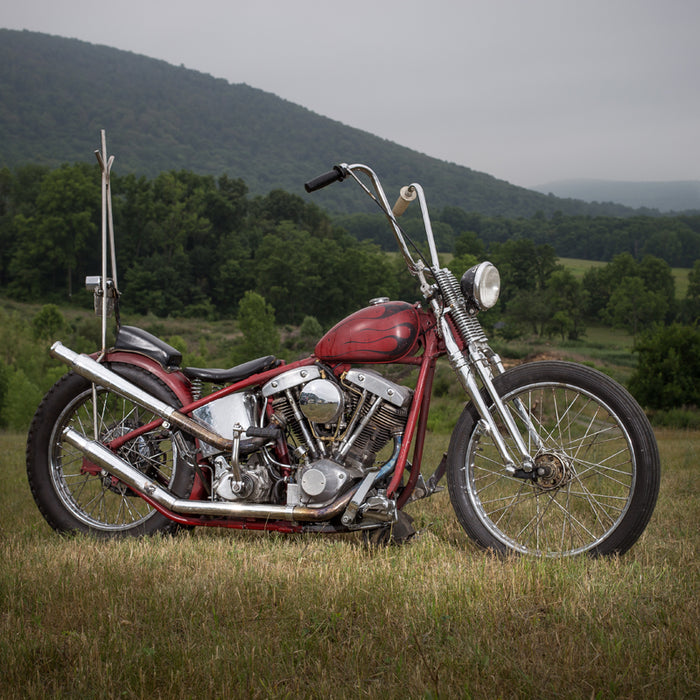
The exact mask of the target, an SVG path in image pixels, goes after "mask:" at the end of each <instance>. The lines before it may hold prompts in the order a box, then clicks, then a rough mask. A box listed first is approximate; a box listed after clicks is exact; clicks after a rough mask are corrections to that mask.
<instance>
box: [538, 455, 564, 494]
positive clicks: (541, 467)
mask: <svg viewBox="0 0 700 700" xmlns="http://www.w3.org/2000/svg"><path fill="white" fill-rule="evenodd" d="M534 472H535V474H534V481H535V483H536V484H537V485H538V486H539V487H540V488H541V489H545V490H550V489H556V488H558V487H559V486H562V485H563V484H564V481H565V479H566V474H567V469H566V464H565V462H564V460H563V459H562V458H561V457H559V456H558V455H555V454H552V453H551V452H544V453H543V454H540V455H537V457H535V469H534Z"/></svg>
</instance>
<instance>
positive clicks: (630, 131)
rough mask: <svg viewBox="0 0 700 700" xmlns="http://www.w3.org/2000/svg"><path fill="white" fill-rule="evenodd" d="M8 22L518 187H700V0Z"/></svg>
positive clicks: (370, 4)
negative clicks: (605, 182)
mask: <svg viewBox="0 0 700 700" xmlns="http://www.w3.org/2000/svg"><path fill="white" fill-rule="evenodd" d="M0 26H2V27H5V28H9V29H29V30H32V31H40V32H46V33H49V34H55V35H59V36H64V37H70V38H77V39H82V40H84V41H89V42H91V43H94V44H105V45H107V46H113V47H115V48H118V49H125V50H128V51H133V52H135V53H139V54H144V55H146V56H150V57H153V58H160V59H163V60H165V61H168V62H169V63H173V64H175V65H180V64H182V65H184V66H186V67H187V68H193V69H195V70H199V71H202V72H204V73H209V74H211V75H213V76H215V77H218V78H225V79H226V80H228V81H229V82H231V83H247V84H248V85H251V86H252V87H256V88H260V89H262V90H265V91H268V92H272V93H274V94H276V95H279V96H280V97H283V98H285V99H287V100H289V101H291V102H294V103H296V104H299V105H302V106H304V107H307V108H309V109H311V110H313V111H314V112H317V113H319V114H322V115H324V116H327V117H330V118H332V119H336V120H338V121H341V122H343V123H344V124H348V125H350V126H354V127H357V128H360V129H363V130H365V131H368V132H371V133H373V134H376V135H378V136H381V137H383V138H386V139H389V140H391V141H395V142H396V143H399V144H401V145H403V146H407V147H409V148H412V149H414V150H417V151H421V152H423V153H426V154H428V155H431V156H434V157H437V158H440V159H443V160H448V161H452V162H455V163H459V164H460V165H466V166H468V167H470V168H473V169H475V170H479V171H482V172H487V173H489V174H491V175H495V176H496V177H498V178H501V179H504V180H508V181H509V182H512V183H514V184H517V185H523V186H526V187H527V186H535V185H539V184H542V183H547V182H551V181H554V180H560V179H567V178H581V177H583V178H604V179H615V180H691V179H692V180H700V0H421V1H416V0H401V1H396V0H350V1H349V2H334V1H333V0H269V1H266V0H252V1H250V0H248V1H242V0H188V1H187V2H182V1H180V0H111V1H109V0H107V1H106V2H99V0H0ZM0 99H1V96H0ZM347 160H349V161H352V160H353V156H352V154H351V153H348V154H347Z"/></svg>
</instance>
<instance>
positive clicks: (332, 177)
mask: <svg viewBox="0 0 700 700" xmlns="http://www.w3.org/2000/svg"><path fill="white" fill-rule="evenodd" d="M344 179H345V171H344V170H343V168H341V167H340V166H339V165H336V166H334V167H333V170H329V171H328V172H327V173H323V175H319V176H318V177H315V178H314V179H313V180H309V181H308V182H307V183H306V184H305V185H304V189H305V190H306V191H307V192H315V191H316V190H320V189H321V188H322V187H327V186H328V185H332V184H333V183H334V182H342V181H343V180H344Z"/></svg>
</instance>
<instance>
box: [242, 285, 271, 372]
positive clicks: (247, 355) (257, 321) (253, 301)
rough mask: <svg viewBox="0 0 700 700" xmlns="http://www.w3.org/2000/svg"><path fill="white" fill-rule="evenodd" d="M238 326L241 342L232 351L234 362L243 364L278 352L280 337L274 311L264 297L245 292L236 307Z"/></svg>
mask: <svg viewBox="0 0 700 700" xmlns="http://www.w3.org/2000/svg"><path fill="white" fill-rule="evenodd" d="M238 325H239V328H240V330H241V332H242V333H243V342H242V343H240V344H239V345H238V346H237V347H236V348H235V350H234V358H233V359H234V362H245V361H247V360H252V359H254V358H256V357H262V356H264V355H276V354H277V353H278V352H279V345H280V336H279V331H278V330H277V327H276V326H275V310H274V309H273V308H272V306H271V305H270V304H268V303H267V302H266V301H265V299H264V297H262V296H261V295H260V294H257V293H256V292H253V291H247V292H246V293H245V294H244V295H243V299H241V302H240V304H239V306H238Z"/></svg>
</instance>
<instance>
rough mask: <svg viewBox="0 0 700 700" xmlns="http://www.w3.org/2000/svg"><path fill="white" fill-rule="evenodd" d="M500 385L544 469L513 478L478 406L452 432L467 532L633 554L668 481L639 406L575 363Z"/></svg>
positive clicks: (523, 549)
mask: <svg viewBox="0 0 700 700" xmlns="http://www.w3.org/2000/svg"><path fill="white" fill-rule="evenodd" d="M494 385H495V386H496V389H497V391H498V393H499V396H500V397H501V398H502V400H503V402H504V403H505V405H506V408H507V410H508V411H510V413H511V415H512V416H513V418H514V420H515V422H516V425H517V426H518V429H519V431H520V433H521V436H522V438H523V440H524V441H525V444H526V445H527V446H528V448H529V450H530V454H531V455H532V457H533V458H534V462H535V470H534V472H533V476H527V477H526V478H518V477H517V476H514V475H512V474H509V473H508V472H506V470H505V469H504V468H503V465H502V459H501V456H500V454H499V452H498V450H497V449H496V446H495V443H494V441H493V439H492V438H491V437H490V436H489V434H488V430H486V427H485V423H483V422H480V421H479V416H478V415H477V413H476V410H475V408H474V406H473V405H472V404H469V405H468V406H467V408H466V409H465V411H464V413H463V414H462V416H461V417H460V420H459V422H458V424H457V427H456V428H455V432H454V433H453V435H452V440H451V442H450V448H449V452H448V465H447V477H448V488H449V493H450V499H451V501H452V504H453V507H454V509H455V512H456V514H457V517H458V519H459V521H460V523H461V525H462V527H463V528H464V529H465V531H466V532H467V534H468V535H469V536H470V537H471V538H472V539H473V540H474V541H475V542H477V544H479V545H481V546H482V547H484V548H490V549H493V550H495V551H498V552H502V553H505V552H508V551H515V552H520V553H523V554H532V555H538V556H566V555H574V554H581V553H584V552H585V553H589V554H591V555H600V554H612V553H616V552H617V553H622V552H625V551H627V550H628V549H629V548H630V547H631V546H632V545H633V544H634V543H635V542H636V541H637V539H638V538H639V536H640V535H641V534H642V532H643V531H644V528H645V527H646V525H647V523H648V522H649V518H650V517H651V514H652V512H653V509H654V505H655V503H656V497H657V495H658V490H659V476H660V465H659V454H658V449H657V446H656V440H655V438H654V433H653V431H652V428H651V426H650V425H649V421H648V420H647V418H646V416H645V415H644V412H643V411H642V410H641V408H640V407H639V405H638V404H637V403H636V402H635V400H634V399H633V398H632V397H631V396H630V395H629V394H628V393H627V391H626V390H625V389H624V388H623V387H621V386H620V385H618V384H617V383H616V382H614V381H613V380H611V379H610V378H609V377H607V376H605V375H603V374H601V373H600V372H597V371H595V370H592V369H590V368H588V367H583V366H580V365H575V364H572V363H567V362H536V363H531V364H527V365H521V366H520V367H517V368H515V369H512V370H509V371H508V372H506V373H505V374H503V375H501V376H499V377H497V378H496V379H495V380H494ZM487 403H488V404H489V405H490V407H491V412H492V413H493V412H494V407H493V405H492V402H491V401H490V400H488V399H487ZM523 413H526V414H527V416H528V422H529V423H530V425H531V426H532V428H534V432H535V433H536V435H534V434H533V432H531V431H530V430H528V428H527V427H526V423H525V421H524V420H523ZM496 422H497V424H499V430H500V431H501V433H502V434H503V435H504V437H505V439H506V443H507V444H508V445H509V448H510V449H511V453H512V454H517V452H516V450H515V449H514V444H513V440H512V438H510V437H509V436H507V434H506V432H505V430H504V428H503V427H502V426H501V425H500V421H499V419H498V418H497V417H496ZM520 476H525V475H524V474H523V473H520Z"/></svg>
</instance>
